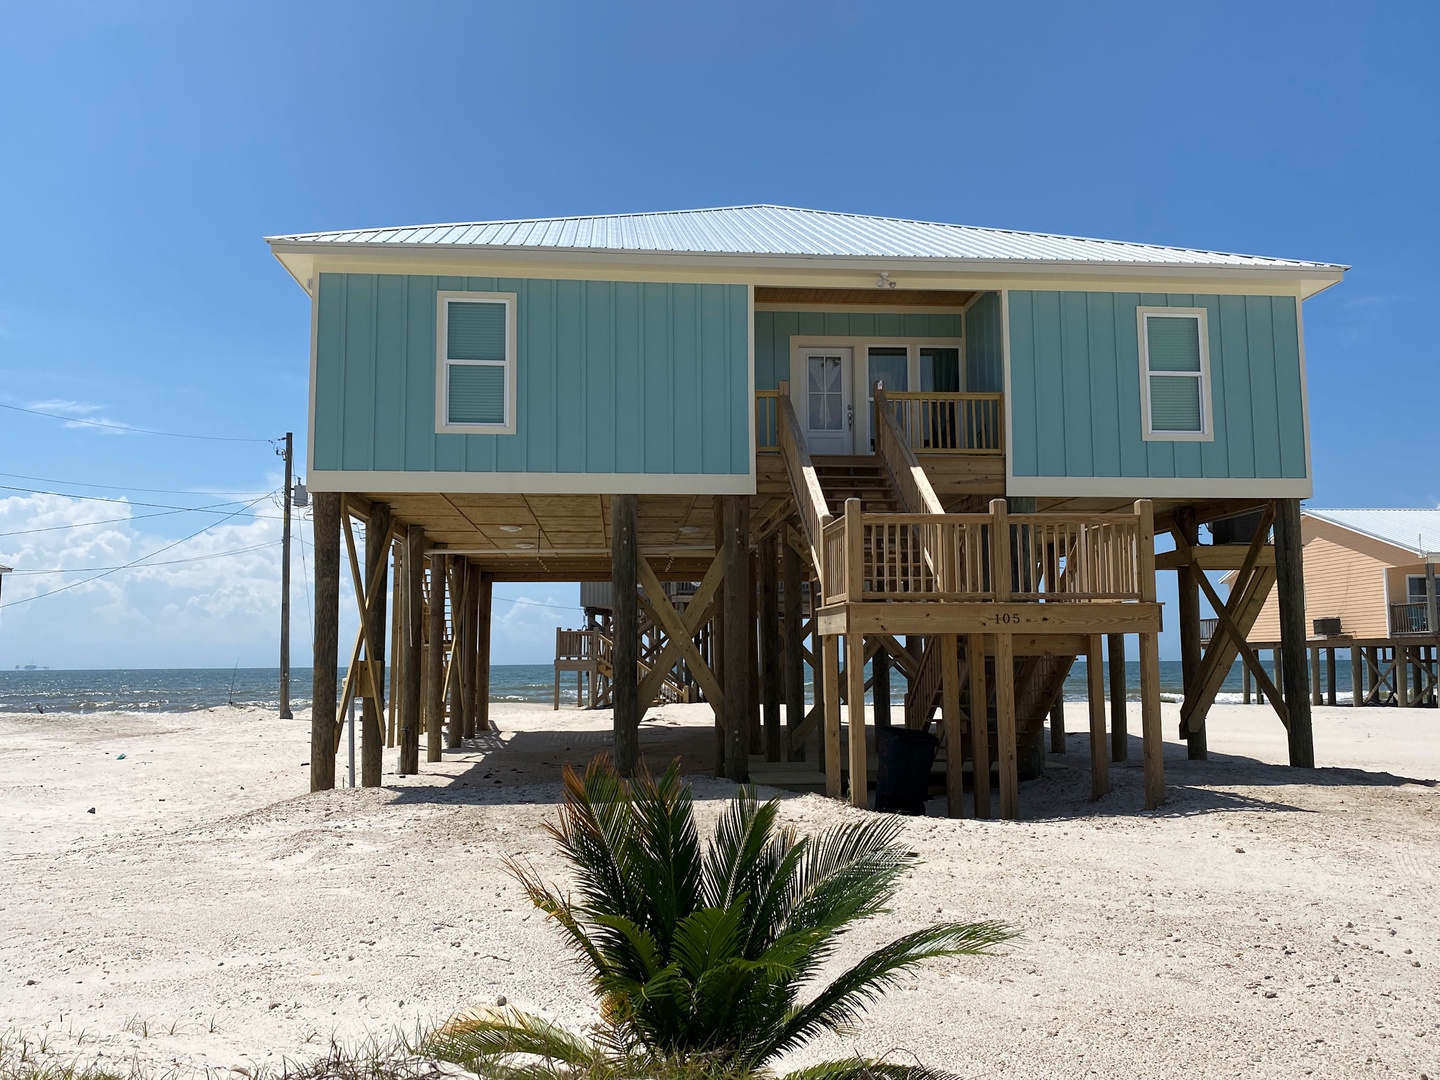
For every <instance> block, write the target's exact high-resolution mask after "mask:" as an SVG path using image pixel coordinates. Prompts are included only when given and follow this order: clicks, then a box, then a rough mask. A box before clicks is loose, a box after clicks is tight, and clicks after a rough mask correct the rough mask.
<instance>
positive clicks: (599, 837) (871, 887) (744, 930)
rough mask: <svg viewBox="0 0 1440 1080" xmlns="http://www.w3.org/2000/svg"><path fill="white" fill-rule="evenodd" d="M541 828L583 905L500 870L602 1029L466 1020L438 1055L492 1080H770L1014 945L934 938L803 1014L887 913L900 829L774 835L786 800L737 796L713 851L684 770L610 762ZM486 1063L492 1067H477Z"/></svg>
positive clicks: (838, 1065)
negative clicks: (542, 920)
mask: <svg viewBox="0 0 1440 1080" xmlns="http://www.w3.org/2000/svg"><path fill="white" fill-rule="evenodd" d="M564 791H565V801H564V804H563V806H562V808H561V812H560V820H559V823H558V824H555V825H547V829H548V830H549V831H550V833H551V834H552V835H553V836H554V837H555V839H556V840H557V841H558V843H559V845H560V850H561V852H562V854H563V855H564V857H565V859H566V861H568V862H569V863H570V865H571V866H572V868H573V869H574V871H575V873H576V879H577V880H576V894H575V895H574V896H573V897H572V896H570V895H568V894H564V893H561V892H559V891H557V890H556V889H554V888H553V887H551V886H549V885H547V884H545V883H544V882H543V881H541V880H540V878H539V877H538V876H537V875H536V874H535V873H534V872H533V870H531V869H529V868H527V867H523V866H520V865H518V864H517V863H515V862H513V861H509V862H507V867H508V869H509V870H510V872H511V873H512V874H514V875H515V877H516V878H517V879H518V880H519V881H520V883H521V884H522V885H523V886H524V888H525V890H526V892H527V893H528V894H529V896H530V899H531V901H532V902H533V903H534V904H535V906H536V907H538V908H540V909H541V910H542V911H544V912H545V913H546V915H548V916H549V917H550V918H552V919H554V920H555V922H556V923H557V924H558V925H559V926H560V928H561V929H562V931H563V932H564V934H565V936H566V937H567V938H568V939H569V942H570V944H571V946H572V947H573V948H574V949H575V951H576V952H577V953H578V955H579V958H580V960H581V962H582V964H583V966H584V967H585V968H586V969H587V970H588V973H589V975H590V979H591V982H592V984H593V986H594V988H595V991H596V993H597V994H598V995H599V998H600V1006H601V1015H602V1017H603V1018H604V1021H605V1024H604V1026H603V1028H602V1029H601V1032H602V1033H601V1036H600V1037H599V1038H598V1039H597V1040H587V1039H585V1038H582V1037H580V1036H578V1035H575V1034H574V1033H571V1032H569V1031H567V1030H565V1029H563V1028H561V1027H558V1026H557V1025H554V1024H551V1023H549V1022H547V1021H545V1020H542V1019H540V1018H538V1017H534V1016H530V1015H527V1014H524V1013H520V1012H518V1011H516V1010H514V1009H508V1010H494V1011H487V1012H478V1013H470V1014H465V1015H462V1016H459V1017H457V1018H455V1019H454V1020H452V1021H451V1022H450V1023H449V1024H448V1025H447V1026H446V1027H445V1028H443V1029H441V1031H440V1032H439V1033H438V1035H437V1036H436V1038H435V1039H434V1040H433V1042H432V1045H431V1052H433V1053H435V1054H437V1056H440V1057H442V1058H446V1059H449V1060H453V1061H457V1062H460V1063H462V1064H465V1065H467V1066H468V1067H471V1068H473V1069H475V1070H476V1071H478V1072H480V1073H481V1075H486V1076H496V1077H509V1076H514V1077H517V1078H518V1077H537V1076H551V1077H567V1078H579V1077H587V1078H599V1077H630V1076H641V1075H645V1076H652V1077H653V1076H667V1077H682V1076H684V1077H688V1076H695V1077H701V1076H703V1077H707V1078H709V1077H725V1078H732V1077H761V1076H769V1075H771V1073H770V1072H769V1070H768V1069H767V1067H766V1063H767V1062H770V1061H771V1060H772V1059H774V1058H775V1057H777V1056H778V1055H781V1054H783V1053H786V1052H787V1051H790V1050H793V1049H795V1048H797V1047H799V1046H801V1045H802V1044H804V1043H806V1042H807V1041H809V1040H811V1039H813V1038H814V1037H816V1036H817V1035H819V1034H821V1033H822V1032H826V1031H841V1030H844V1029H846V1028H848V1027H850V1026H851V1025H853V1024H854V1023H855V1022H856V1021H857V1020H858V1019H859V1018H860V1015H861V1014H862V1013H863V1011H864V1010H865V1008H866V1006H867V1005H868V1004H870V1003H872V1002H873V1001H875V1000H876V999H877V998H878V997H880V996H881V995H882V994H883V993H884V992H885V990H886V989H887V988H888V987H890V986H891V985H893V984H894V983H895V982H896V980H897V978H898V977H899V975H900V974H901V973H902V972H904V971H905V970H907V969H909V968H911V967H913V966H915V965H916V964H918V963H920V962H921V961H923V960H926V959H928V958H930V957H937V956H958V955H975V954H982V953H985V952H987V951H989V950H990V949H991V948H992V947H994V946H995V945H997V944H999V943H1001V942H1003V941H1006V940H1008V939H1009V938H1011V937H1013V936H1014V932H1013V931H1011V930H1010V929H1009V928H1007V927H1005V926H1003V925H1001V924H999V923H995V922H979V923H954V922H949V923H939V924H936V925H932V926H927V927H925V928H923V929H921V930H916V931H914V932H912V933H909V934H906V935H904V936H903V937H900V938H897V939H896V940H895V941H892V942H891V943H890V944H888V945H885V946H883V947H881V948H879V949H877V950H875V951H874V952H872V953H870V954H869V955H868V956H865V957H864V958H862V959H861V960H860V961H858V962H857V963H855V964H854V965H853V966H851V967H850V968H849V969H848V970H846V971H844V972H843V973H842V974H841V975H840V976H839V977H838V978H836V979H835V980H834V981H833V982H831V983H829V984H828V985H826V986H823V987H821V988H820V989H819V991H818V992H817V993H815V994H814V995H813V996H811V997H810V998H809V999H808V1000H807V1001H804V1002H801V1000H800V996H801V991H802V989H803V988H804V987H805V986H806V984H807V982H809V981H810V980H811V979H812V978H813V977H814V976H815V975H816V973H817V972H818V971H819V969H820V967H821V965H823V964H824V963H825V962H826V961H827V960H829V959H830V958H831V957H832V956H833V955H834V954H835V952H836V949H837V947H838V945H839V943H840V941H841V939H842V937H843V935H844V933H845V931H846V929H847V928H848V927H850V926H851V925H852V924H853V923H855V922H856V921H857V920H859V919H864V918H867V917H869V916H872V915H877V914H880V913H882V912H884V911H885V910H886V906H885V905H886V904H887V903H888V902H889V901H890V900H891V898H892V897H893V896H894V894H895V889H896V883H897V880H898V878H899V876H900V874H901V873H902V872H903V871H904V870H906V869H908V868H910V867H912V866H913V865H914V856H913V855H912V854H911V853H910V852H908V851H906V850H904V849H903V848H902V847H901V846H900V845H899V844H898V843H897V838H898V836H899V826H898V825H897V824H896V822H895V821H894V819H892V818H888V817H882V816H876V817H874V818H872V819H870V820H867V821H864V822H859V823H854V824H849V825H843V826H839V827H836V828H832V829H829V830H826V831H825V832H823V833H820V834H818V835H815V836H797V835H796V833H795V831H794V829H791V828H784V829H781V828H777V826H776V818H777V814H778V810H779V806H778V803H776V802H774V801H771V802H767V803H763V804H761V803H760V802H758V800H757V799H756V797H755V792H754V790H753V789H751V788H742V789H741V790H740V791H739V792H737V793H736V795H735V797H734V799H732V800H731V802H730V803H729V805H728V806H727V807H726V808H725V810H724V812H723V813H722V814H721V817H720V821H719V823H718V825H717V827H716V830H715V834H714V837H713V839H711V841H710V842H709V843H708V844H707V845H705V846H704V847H703V848H702V845H701V843H700V839H699V834H698V831H697V829H696V826H695V813H694V805H693V799H692V795H691V792H690V788H689V786H688V785H687V784H684V783H683V782H682V781H681V780H680V775H679V767H678V763H677V764H675V765H672V766H671V767H670V768H669V769H668V770H667V771H666V772H665V774H664V775H663V776H661V777H660V778H659V779H658V780H656V779H653V778H651V777H650V776H649V775H646V774H642V775H641V776H640V777H639V778H637V779H635V780H633V781H630V782H626V781H625V780H623V779H621V778H620V776H619V775H617V773H616V772H615V770H614V768H613V766H612V765H611V764H610V761H609V759H607V758H604V757H599V758H596V759H595V760H593V761H591V762H590V764H589V766H588V768H587V769H586V772H585V775H584V776H583V777H581V776H579V775H578V774H577V773H576V772H575V771H574V770H573V769H570V768H568V767H567V768H566V770H565V773H564ZM482 1065H483V1068H482V1067H481V1066H482ZM944 1075H945V1074H943V1073H940V1072H936V1071H934V1070H930V1069H925V1068H922V1067H920V1066H915V1065H902V1064H894V1063H887V1062H877V1061H864V1060H858V1059H852V1060H848V1061H837V1062H832V1063H828V1064H826V1065H821V1066H814V1067H811V1068H807V1069H802V1070H800V1071H799V1072H797V1073H793V1074H791V1076H792V1078H793V1080H848V1078H860V1077H867V1078H868V1077H886V1078H895V1080H900V1078H905V1080H922V1078H933V1077H941V1076H944Z"/></svg>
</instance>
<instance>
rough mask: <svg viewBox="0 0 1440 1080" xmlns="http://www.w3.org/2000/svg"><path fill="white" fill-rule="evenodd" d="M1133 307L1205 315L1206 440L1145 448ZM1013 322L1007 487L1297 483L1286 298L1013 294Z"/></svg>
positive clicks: (1296, 367) (1297, 404)
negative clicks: (1119, 480) (1167, 481)
mask: <svg viewBox="0 0 1440 1080" xmlns="http://www.w3.org/2000/svg"><path fill="white" fill-rule="evenodd" d="M977 306H978V305H977ZM1139 307H1188V308H1204V309H1205V311H1206V313H1207V314H1206V318H1207V322H1208V327H1209V346H1210V407H1211V427H1212V430H1213V432H1214V435H1215V438H1214V439H1213V441H1205V442H1190V441H1165V440H1150V441H1146V440H1145V438H1144V437H1143V422H1144V421H1143V415H1142V412H1141V402H1140V343H1139V337H1138V330H1137V323H1136V309H1137V308H1139ZM971 311H972V313H973V312H974V311H975V308H972V309H971ZM1009 319H1010V416H1011V428H1010V430H1011V439H1012V445H1011V449H1012V460H1011V468H1012V471H1013V474H1014V475H1015V476H1025V477H1031V476H1055V477H1079V476H1096V477H1161V478H1204V479H1224V478H1244V479H1304V478H1305V457H1306V455H1305V449H1306V432H1305V415H1304V400H1303V396H1302V391H1301V371H1300V327H1299V320H1298V311H1297V308H1296V300H1295V298H1294V297H1290V296H1213V295H1194V296H1192V295H1187V294H1179V293H1081V292H1011V293H1010V294H1009ZM974 325H975V324H974V320H973V319H972V320H971V326H970V329H971V332H972V334H973V333H974ZM969 344H970V343H969V340H968V339H967V361H968V357H969V352H970V349H969Z"/></svg>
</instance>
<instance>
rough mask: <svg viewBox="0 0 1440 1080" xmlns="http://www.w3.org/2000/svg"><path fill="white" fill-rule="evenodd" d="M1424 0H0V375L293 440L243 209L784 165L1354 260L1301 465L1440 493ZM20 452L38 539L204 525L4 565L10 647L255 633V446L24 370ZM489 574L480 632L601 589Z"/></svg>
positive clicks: (391, 219)
mask: <svg viewBox="0 0 1440 1080" xmlns="http://www.w3.org/2000/svg"><path fill="white" fill-rule="evenodd" d="M1437 12H1440V8H1437V7H1436V6H1435V5H1433V4H1418V3H1417V4H1385V5H1353V4H1344V5H1342V4H1331V3H1303V4H1298V3H1297V4H1282V3H1262V4H1256V3H1247V4H1207V5H1184V6H1181V5H1157V4H1145V5H1123V4H1120V5H1116V4H1085V5H1077V4H1069V3H1063V4H1058V3H1057V4H1053V5H1047V4H1003V5H1000V4H987V5H967V4H955V3H947V4H936V5H926V4H886V5H876V4H852V3H843V2H841V3H825V4H815V5H806V4H777V3H773V2H772V3H766V4H729V5H684V4H661V3H635V4H614V5H611V4H603V5H602V4H579V3H575V4H547V3H531V4H509V5H498V4H479V3H474V4H472V3H427V2H417V3H410V4H393V3H386V4H378V3H364V2H347V3H343V4H340V3H316V2H306V3H284V4H278V3H271V4H266V3H244V4H240V3H216V4H193V3H179V2H157V3H150V4H141V3H129V2H123V0H115V2H110V0H94V2H75V0H51V2H47V3H44V4H30V3H17V2H10V0H0V17H3V24H4V27H5V30H4V33H3V35H0V95H3V101H4V102H5V106H4V108H3V109H0V162H3V165H4V167H3V168H0V238H3V239H0V404H3V405H9V406H16V407H21V408H32V409H39V410H40V411H49V412H55V413H59V414H62V415H66V416H72V417H75V416H78V417H88V418H90V419H93V420H97V421H101V422H105V423H114V424H117V425H121V426H128V427H139V428H150V429H156V430H164V431H173V432H181V433H194V434H205V435H210V436H221V437H233V438H237V439H252V440H264V439H267V438H273V437H276V436H279V435H281V434H283V432H285V431H286V430H294V431H296V432H297V435H298V436H299V437H300V439H301V441H302V442H303V431H304V418H305V404H306V403H305V394H306V351H307V347H308V313H307V300H306V297H305V296H304V294H303V293H302V292H301V291H300V289H299V288H298V287H297V286H296V285H295V284H294V282H293V281H291V280H290V279H289V277H288V276H287V275H286V274H285V272H284V271H283V270H282V269H281V268H280V266H279V264H278V263H276V262H274V260H273V259H272V258H271V257H270V256H269V254H268V251H267V249H266V248H265V246H264V244H263V243H262V242H261V237H262V236H265V235H267V234H274V233H283V232H294V231H303V230H315V229H330V228H340V227H352V226H372V225H392V224H404V223H419V222H435V221H463V220H481V219H486V218H503V217H519V216H554V215H563V214H574V213H609V212H623V211H633V210H651V209H672V208H681V207H697V206H716V205H728V204H735V203H746V202H776V203H785V204H790V205H797V206H808V207H818V208H825V209H836V210H848V211H855V212H860V213H876V214H890V215H899V216H907V217H917V218H928V219H936V220H942V221H955V222H965V223H970V224H977V225H989V226H999V227H1007V228H1017V229H1028V230H1038V231H1053V232H1064V233H1072V234H1079V235H1089V236H1101V237H1108V238H1115V239H1125V240H1139V241H1149V242H1157V243H1166V244H1180V245H1187V246H1196V247H1205V248H1213V249H1221V250H1230V251H1242V252H1251V253H1259V254H1268V255H1280V256H1288V257H1296V258H1310V259H1320V260H1326V261H1338V262H1344V263H1349V264H1352V265H1353V266H1354V269H1353V270H1352V271H1351V273H1350V274H1349V276H1348V278H1347V280H1346V282H1345V283H1344V284H1343V285H1341V286H1339V287H1337V288H1335V289H1333V290H1331V291H1330V292H1328V293H1325V294H1323V295H1321V296H1320V297H1318V298H1316V299H1314V300H1312V301H1310V302H1309V303H1308V304H1307V305H1306V307H1305V330H1306V343H1307V358H1308V365H1309V397H1310V409H1311V421H1312V434H1313V446H1314V465H1315V472H1316V491H1315V499H1314V500H1313V502H1314V504H1315V505H1330V506H1337V505H1379V506H1426V505H1429V506H1433V505H1436V504H1437V503H1440V470H1437V468H1436V461H1437V442H1440V438H1437V434H1436V433H1437V425H1436V422H1435V419H1434V418H1435V415H1436V401H1437V396H1436V383H1435V376H1434V363H1435V357H1436V346H1435V339H1434V336H1433V330H1432V325H1433V323H1434V316H1435V313H1436V310H1437V306H1436V302H1435V296H1436V293H1437V285H1440V282H1437V280H1436V278H1437V270H1436V259H1435V252H1436V251H1437V250H1440V235H1437V231H1440V230H1437V212H1436V209H1435V202H1436V200H1435V188H1436V176H1437V175H1440V168H1437V166H1440V160H1437V158H1440V151H1437V147H1440V130H1437V127H1440V120H1437V118H1440V52H1437V50H1436V48H1435V41H1436V40H1437V31H1440V15H1437ZM0 473H3V475H0V484H3V485H6V487H4V488H0V562H7V563H11V564H13V565H15V566H16V567H17V570H31V571H33V570H53V569H57V568H69V567H108V566H114V565H120V564H122V563H125V562H129V561H131V560H133V559H135V558H137V557H139V556H141V555H144V554H146V553H148V552H150V551H154V550H156V549H159V548H161V547H163V546H164V545H166V544H170V543H173V542H175V541H177V540H181V539H183V538H185V537H187V536H189V535H190V534H192V533H195V532H196V531H197V530H201V529H203V528H205V527H206V526H215V527H213V528H210V529H209V530H208V531H206V532H204V533H202V534H201V535H200V536H198V537H196V538H195V539H193V540H186V541H185V543H183V544H180V545H178V546H177V547H175V548H174V549H173V550H172V551H170V552H166V553H164V554H162V555H159V556H157V557H156V559H155V560H153V561H154V562H167V561H169V560H174V559H190V558H192V557H194V556H197V555H203V556H211V557H209V558H206V559H204V560H200V561H191V562H183V563H178V562H171V563H170V564H169V565H166V566H155V567H153V568H152V569H149V570H143V571H135V570H129V571H124V572H120V573H116V574H113V575H111V576H109V577H107V578H104V579H103V580H100V581H96V582H94V583H92V584H87V585H82V586H79V587H75V588H72V589H70V590H69V591H67V592H66V593H64V594H58V595H55V596H52V597H43V598H38V599H33V600H32V599H30V598H31V597H33V596H35V595H36V594H37V593H40V592H45V591H48V590H50V589H53V588H56V587H57V586H59V585H62V584H69V583H72V582H76V581H80V580H83V579H84V578H86V577H88V576H91V575H90V574H25V575H22V574H19V573H17V574H15V575H13V576H11V577H10V578H9V579H8V580H7V582H6V585H5V597H4V599H5V603H6V604H7V607H6V608H5V609H4V611H3V613H0V667H8V666H12V665H13V664H18V663H29V662H34V663H37V664H49V665H53V666H67V667H82V666H97V667H98V666H125V665H142V666H174V665H180V666H188V665H200V666H204V665H215V666H229V665H230V664H232V663H234V662H235V661H236V660H237V658H238V659H239V660H240V662H241V663H244V664H247V665H248V664H254V665H256V666H259V665H264V664H268V663H273V662H274V660H273V656H274V652H275V645H274V641H275V623H276V619H277V614H276V600H275V597H276V595H277V594H278V584H277V582H278V546H277V538H278V535H279V532H278V528H279V522H278V520H276V518H277V517H278V511H277V510H276V508H275V506H274V504H273V502H272V501H270V500H267V499H264V498H263V496H264V494H265V493H267V492H271V491H274V490H276V489H277V488H278V487H279V485H280V472H279V461H278V459H277V458H276V457H275V455H274V453H273V451H272V448H271V447H270V446H269V445H268V444H267V443H265V442H264V441H251V442H222V441H201V440H192V439H174V438H165V437H161V436H154V435H141V434H126V433H120V432H115V431H113V430H110V429H106V428H101V427H86V426H74V425H67V424H65V423H63V422H61V421H57V420H53V419H49V418H45V417H40V416H33V415H29V414H26V413H20V412H15V411H12V410H10V409H3V410H0ZM31 477H38V478H42V479H40V480H35V479H28V478H31ZM82 481H83V483H84V484H86V485H95V486H88V487H87V486H82V484H81V482H82ZM99 485H110V486H109V487H101V486H99ZM143 489H159V490H155V491H146V490H143ZM36 492H51V493H59V494H37V493H36ZM177 492H184V493H189V492H203V493H211V492H219V493H223V494H220V495H210V494H203V495H197V494H176V493H177ZM234 493H245V494H240V495H237V494H234ZM80 494H84V495H88V496H92V497H96V496H98V497H105V498H110V499H116V498H118V499H124V500H127V503H122V504H117V503H113V502H99V501H94V500H93V499H91V500H85V499H79V498H76V497H75V496H76V495H80ZM256 497H262V498H261V501H260V502H259V503H257V504H256V505H254V506H253V507H250V508H248V509H244V507H245V505H246V504H247V503H248V502H249V501H250V500H252V499H255V498H256ZM232 500H235V501H232ZM141 503H150V504H156V505H152V506H148V507H146V506H141V505H139V504H141ZM217 503H226V504H227V505H225V506H223V507H221V508H219V510H218V511H217V512H215V513H165V512H166V511H167V510H169V509H170V508H172V507H181V506H183V507H191V506H201V505H213V504H217ZM236 509H241V510H242V513H241V514H239V515H237V516H235V517H232V518H230V519H228V520H226V521H220V522H218V524H217V519H218V518H219V515H220V513H224V512H229V511H231V510H236ZM162 513H163V514H164V515H165V516H142V515H159V514H162ZM108 519H121V520H118V521H112V520H108ZM97 521H105V522H106V523H105V524H99V525H86V524H85V523H88V522H97ZM77 525H84V526H85V527H83V528H77V527H74V526H77ZM57 526H66V527H57ZM37 528H44V529H46V530H47V531H45V532H35V531H32V530H35V529H37ZM21 530H25V531H21ZM231 552H238V554H230V553H231ZM307 574H308V569H307V568H306V567H305V566H303V565H302V566H299V567H297V573H296V575H295V580H296V614H297V631H296V634H295V638H296V641H297V649H296V657H295V660H296V663H297V664H304V663H306V662H308V649H307V647H306V646H307V641H308V629H307V628H306V620H307V619H308V610H309V609H308V602H307V598H306V592H305V581H306V580H308V578H307V576H306V575H307ZM497 595H499V596H501V597H503V598H507V600H506V602H502V603H501V604H499V605H498V606H497V617H499V618H500V619H502V620H503V625H502V627H501V633H499V634H497V636H496V641H497V651H496V656H495V659H496V661H497V662H529V661H541V662H543V661H545V660H547V659H548V658H549V653H550V648H551V645H552V644H553V635H552V633H551V628H552V627H553V626H554V625H555V624H556V622H566V623H570V622H573V620H574V619H575V618H577V617H578V615H577V614H576V613H575V612H574V609H573V608H570V607H568V605H571V604H573V603H574V601H575V598H576V590H575V588H574V587H573V586H554V587H551V586H535V585H526V586H523V587H514V586H506V587H503V588H502V589H500V590H499V592H498V593H497ZM513 600H526V601H531V602H532V603H526V604H517V603H511V602H508V601H513ZM17 601H25V602H23V603H17ZM538 604H550V605H558V606H557V607H542V606H537V605H538ZM9 605H14V606H9ZM1172 623H1173V620H1172ZM1162 648H1163V651H1164V654H1165V655H1174V653H1175V649H1176V646H1175V643H1174V641H1173V640H1170V638H1169V636H1168V635H1167V638H1166V640H1165V641H1164V643H1163V645H1162Z"/></svg>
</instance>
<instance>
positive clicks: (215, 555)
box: [10, 540, 280, 577]
mask: <svg viewBox="0 0 1440 1080" xmlns="http://www.w3.org/2000/svg"><path fill="white" fill-rule="evenodd" d="M279 543H280V541H279V540H267V541H266V542H265V543H263V544H251V545H250V546H249V547H243V548H236V549H235V550H234V551H213V552H211V553H210V554H209V555H191V556H190V557H189V558H186V559H165V560H163V561H162V562H147V563H146V564H145V565H144V566H135V565H133V564H126V565H124V566H71V567H60V568H58V569H52V570H12V571H10V575H11V576H12V577H21V576H25V575H31V574H89V573H92V572H94V571H96V570H129V569H134V570H146V569H148V568H150V567H152V566H179V565H180V564H181V563H192V562H203V561H204V560H206V559H222V558H224V557H225V556H227V555H244V554H245V553H246V552H250V551H262V550H264V549H265V548H272V547H275V546H276V545H277V544H279Z"/></svg>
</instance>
